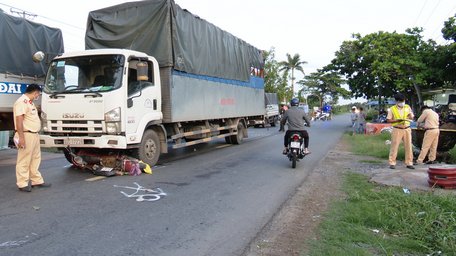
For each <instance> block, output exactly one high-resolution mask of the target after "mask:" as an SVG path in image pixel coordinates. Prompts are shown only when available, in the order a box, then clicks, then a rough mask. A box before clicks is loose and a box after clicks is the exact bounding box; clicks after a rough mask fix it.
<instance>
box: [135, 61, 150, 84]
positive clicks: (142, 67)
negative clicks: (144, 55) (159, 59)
mask: <svg viewBox="0 0 456 256" xmlns="http://www.w3.org/2000/svg"><path fill="white" fill-rule="evenodd" d="M136 68H137V77H136V79H137V80H138V81H148V80H149V76H148V65H147V62H138V64H136Z"/></svg>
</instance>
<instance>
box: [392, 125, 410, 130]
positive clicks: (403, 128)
mask: <svg viewBox="0 0 456 256" xmlns="http://www.w3.org/2000/svg"><path fill="white" fill-rule="evenodd" d="M393 128H397V129H402V130H405V129H408V128H410V126H407V127H397V126H393Z"/></svg>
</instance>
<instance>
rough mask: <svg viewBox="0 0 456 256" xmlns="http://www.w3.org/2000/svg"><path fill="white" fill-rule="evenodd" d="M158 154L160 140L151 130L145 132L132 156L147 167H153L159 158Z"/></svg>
mask: <svg viewBox="0 0 456 256" xmlns="http://www.w3.org/2000/svg"><path fill="white" fill-rule="evenodd" d="M160 152H161V151H160V139H159V138H158V135H157V133H156V132H155V131H153V130H146V131H145V132H144V135H143V138H142V140H141V144H140V145H139V148H138V149H136V150H135V152H134V155H135V157H137V158H138V159H139V160H141V161H143V162H145V163H147V164H148V165H150V166H154V165H155V164H156V163H157V161H158V158H159V157H160Z"/></svg>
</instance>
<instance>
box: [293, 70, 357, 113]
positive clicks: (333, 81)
mask: <svg viewBox="0 0 456 256" xmlns="http://www.w3.org/2000/svg"><path fill="white" fill-rule="evenodd" d="M344 82H345V81H344V80H343V79H342V78H341V76H340V74H339V73H337V72H335V71H334V70H329V69H327V68H326V67H325V68H323V69H319V70H317V72H314V73H311V74H310V75H308V76H305V77H304V79H303V80H301V81H299V82H298V83H299V84H301V85H303V89H302V90H301V91H300V93H301V92H302V93H304V94H308V95H309V96H310V95H314V96H317V97H318V98H319V107H322V105H323V100H324V99H325V98H326V97H331V99H332V101H333V102H332V103H333V104H335V103H337V100H338V99H339V97H343V98H346V99H347V98H350V95H351V93H350V92H349V91H347V90H346V89H344V88H343V87H342V84H344Z"/></svg>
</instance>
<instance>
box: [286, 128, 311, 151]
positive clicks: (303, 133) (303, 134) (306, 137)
mask: <svg viewBox="0 0 456 256" xmlns="http://www.w3.org/2000/svg"><path fill="white" fill-rule="evenodd" d="M292 133H299V134H301V137H303V138H304V148H308V147H309V134H308V133H307V131H306V130H304V131H290V130H288V131H287V132H286V133H285V137H283V145H284V146H285V147H288V144H289V143H290V141H289V139H290V135H291V134H292Z"/></svg>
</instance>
